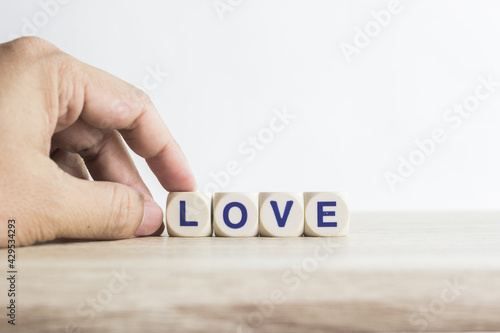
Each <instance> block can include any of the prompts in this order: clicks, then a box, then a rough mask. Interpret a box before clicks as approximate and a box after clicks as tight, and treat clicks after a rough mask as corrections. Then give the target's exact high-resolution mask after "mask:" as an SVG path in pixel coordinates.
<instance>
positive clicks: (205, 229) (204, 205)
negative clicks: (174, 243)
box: [166, 192, 212, 237]
mask: <svg viewBox="0 0 500 333" xmlns="http://www.w3.org/2000/svg"><path fill="white" fill-rule="evenodd" d="M166 220H167V232H168V234H169V235H170V236H179V237H205V236H212V194H210V193H202V192H170V193H169V194H168V197H167V209H166Z"/></svg>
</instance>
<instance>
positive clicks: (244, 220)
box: [213, 193, 259, 237]
mask: <svg viewBox="0 0 500 333" xmlns="http://www.w3.org/2000/svg"><path fill="white" fill-rule="evenodd" d="M213 212H214V215H213V218H214V232H215V235H216V236H225V237H254V236H257V235H258V234H259V194H258V193H215V194H214V207H213Z"/></svg>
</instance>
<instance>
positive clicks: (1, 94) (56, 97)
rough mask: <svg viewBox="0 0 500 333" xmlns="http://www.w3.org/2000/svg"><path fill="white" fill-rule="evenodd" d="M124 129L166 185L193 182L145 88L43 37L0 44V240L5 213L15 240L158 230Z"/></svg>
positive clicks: (173, 187)
mask: <svg viewBox="0 0 500 333" xmlns="http://www.w3.org/2000/svg"><path fill="white" fill-rule="evenodd" d="M122 138H123V139H124V140H125V142H126V143H127V144H128V146H129V147H130V148H131V149H132V150H133V151H134V152H135V153H137V154H138V155H140V156H142V157H143V158H145V159H146V161H147V163H148V165H149V167H150V168H151V170H152V171H153V172H154V173H155V175H156V176H157V178H158V180H159V181H160V183H161V184H162V186H163V187H164V188H165V189H166V190H168V191H193V190H194V189H195V188H196V184H195V180H194V177H193V174H192V172H191V170H190V168H189V165H188V163H187V161H186V158H185V157H184V155H183V153H182V151H181V149H180V148H179V146H178V145H177V143H176V142H175V140H174V139H173V137H172V135H171V133H170V132H169V130H168V128H167V127H166V125H165V124H164V123H163V121H162V119H161V118H160V115H159V114H158V112H157V110H156V109H155V107H154V106H153V104H152V103H151V101H150V99H149V98H148V96H147V95H145V93H144V92H142V91H141V90H139V89H137V88H135V87H133V86H132V85H130V84H127V83H126V82H124V81H122V80H120V79H118V78H116V77H113V76H111V75H110V74H107V73H105V72H103V71H101V70H99V69H96V68H93V67H91V66H89V65H86V64H84V63H82V62H80V61H78V60H76V59H74V58H72V57H71V56H69V55H67V54H65V53H63V52H61V51H60V50H59V49H57V48H56V47H54V46H53V45H51V44H50V43H48V42H46V41H44V40H42V39H39V38H35V37H25V38H20V39H17V40H15V41H12V42H9V43H5V44H0V228H1V229H0V247H6V246H7V221H8V220H9V219H12V218H14V219H15V220H16V244H18V245H29V244H33V243H35V242H45V241H49V240H53V239H56V238H80V239H82V238H83V239H120V238H129V237H133V236H134V235H135V236H145V235H152V234H155V233H156V234H158V233H160V234H161V232H162V231H163V229H164V227H163V222H162V220H163V211H162V209H161V208H160V206H158V205H157V204H156V203H155V202H154V201H153V199H152V196H151V193H150V192H149V190H148V188H147V187H146V185H145V184H144V182H143V180H142V179H141V177H140V175H139V173H138V171H137V169H136V167H135V165H134V163H133V162H132V159H131V158H130V156H129V154H128V152H127V150H126V147H125V145H124V143H123V140H122ZM87 170H88V171H89V172H90V175H91V176H92V178H93V179H94V180H95V181H89V180H88V173H87Z"/></svg>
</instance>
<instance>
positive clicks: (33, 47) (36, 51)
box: [5, 36, 58, 57]
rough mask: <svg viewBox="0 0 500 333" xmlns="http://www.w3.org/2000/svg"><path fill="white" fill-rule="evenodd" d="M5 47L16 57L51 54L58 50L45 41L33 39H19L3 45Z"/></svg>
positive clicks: (31, 37)
mask: <svg viewBox="0 0 500 333" xmlns="http://www.w3.org/2000/svg"><path fill="white" fill-rule="evenodd" d="M5 47H7V49H9V50H10V51H11V52H13V53H14V55H16V56H35V57H39V56H40V55H44V54H48V53H52V52H56V51H58V49H57V48H56V47H55V46H54V45H52V44H51V43H49V42H47V41H46V40H44V39H42V38H40V37H35V36H28V37H21V38H18V39H15V40H13V41H11V42H8V43H6V44H5Z"/></svg>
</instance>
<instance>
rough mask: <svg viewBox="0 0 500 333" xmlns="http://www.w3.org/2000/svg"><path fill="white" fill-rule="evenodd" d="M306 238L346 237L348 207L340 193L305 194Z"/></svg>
mask: <svg viewBox="0 0 500 333" xmlns="http://www.w3.org/2000/svg"><path fill="white" fill-rule="evenodd" d="M304 205H305V230H304V234H305V235H306V236H316V237H318V236H324V237H328V236H346V235H347V234H348V233H349V207H348V206H347V202H346V199H345V194H342V193H341V192H305V193H304Z"/></svg>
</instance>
